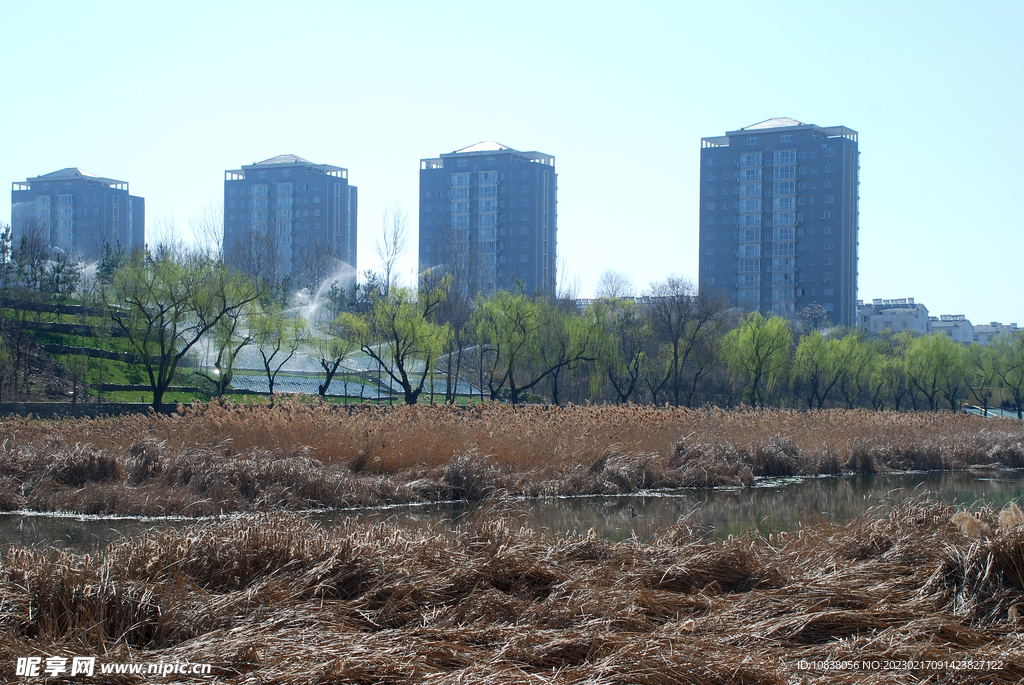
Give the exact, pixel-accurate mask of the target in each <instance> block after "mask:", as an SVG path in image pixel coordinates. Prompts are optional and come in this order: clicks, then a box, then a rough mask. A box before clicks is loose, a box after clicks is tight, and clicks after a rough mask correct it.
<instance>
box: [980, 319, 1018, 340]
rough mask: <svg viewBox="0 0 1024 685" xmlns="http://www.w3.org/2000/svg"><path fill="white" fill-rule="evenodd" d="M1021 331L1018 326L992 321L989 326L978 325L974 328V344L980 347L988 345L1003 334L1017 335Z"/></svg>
mask: <svg viewBox="0 0 1024 685" xmlns="http://www.w3.org/2000/svg"><path fill="white" fill-rule="evenodd" d="M1020 330H1021V329H1020V328H1018V327H1017V324H1015V323H1011V324H1003V323H999V322H998V321H991V322H989V323H987V324H978V325H977V326H975V327H974V342H976V343H978V344H980V345H988V344H989V343H990V342H992V341H993V340H994V339H995V338H996V337H998V336H999V335H1000V334H1001V333H1004V332H1006V333H1016V332H1018V331H1020Z"/></svg>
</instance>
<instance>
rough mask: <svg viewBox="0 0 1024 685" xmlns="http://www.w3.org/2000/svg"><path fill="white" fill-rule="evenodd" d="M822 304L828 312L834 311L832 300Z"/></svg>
mask: <svg viewBox="0 0 1024 685" xmlns="http://www.w3.org/2000/svg"><path fill="white" fill-rule="evenodd" d="M821 306H822V307H824V308H825V311H826V312H830V311H832V303H831V302H826V303H825V304H823V305H821Z"/></svg>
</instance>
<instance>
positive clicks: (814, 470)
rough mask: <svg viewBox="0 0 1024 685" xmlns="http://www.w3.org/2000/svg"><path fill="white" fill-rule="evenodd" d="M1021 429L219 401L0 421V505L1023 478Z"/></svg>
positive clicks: (939, 420)
mask: <svg viewBox="0 0 1024 685" xmlns="http://www.w3.org/2000/svg"><path fill="white" fill-rule="evenodd" d="M1022 466H1024V423H1021V422H1017V421H1008V420H995V419H984V418H981V417H977V416H968V415H962V414H950V413H914V412H908V413H893V412H872V411H866V410H854V411H844V410H830V411H816V412H796V411H785V410H758V411H750V410H743V411H740V410H737V411H725V410H718V409H708V410H688V409H666V408H662V409H657V408H651V407H607V406H602V407H590V406H587V407H562V408H558V407H550V408H549V407H537V406H531V407H519V408H516V407H509V406H506V405H495V406H480V407H475V408H455V407H394V408H386V409H385V408H375V407H344V406H334V405H321V406H317V405H309V404H301V403H284V404H280V405H278V406H275V407H267V406H252V405H238V404H232V403H224V404H218V403H213V404H208V405H196V406H190V407H187V408H186V407H182V408H181V410H180V413H177V414H174V415H172V416H154V415H147V416H121V417H111V418H100V419H90V418H83V419H63V420H39V419H27V418H17V417H8V418H5V419H4V420H3V421H0V510H5V511H14V510H32V511H70V512H77V513H83V514H118V515H143V516H153V515H172V514H174V515H176V514H184V515H192V516H198V515H210V514H220V513H228V512H236V511H241V512H254V511H266V510H279V509H291V510H299V509H309V508H321V507H323V508H337V507H352V506H372V505H379V504H400V503H410V502H424V501H440V500H450V499H468V500H479V499H485V498H488V497H497V496H500V495H502V494H509V495H515V496H541V495H588V494H622V493H631V492H638V491H641V490H648V489H664V488H679V487H711V486H720V485H729V486H745V485H750V484H752V483H753V482H754V481H755V479H756V478H758V477H779V476H798V475H820V474H840V473H875V472H881V473H884V472H892V471H905V470H959V469H971V468H981V467H987V468H999V467H1011V468H1019V467H1022Z"/></svg>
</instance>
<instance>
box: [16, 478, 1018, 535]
mask: <svg viewBox="0 0 1024 685" xmlns="http://www.w3.org/2000/svg"><path fill="white" fill-rule="evenodd" d="M1022 490H1024V472H1022V471H985V472H957V473H904V474H892V475H876V476H869V475H859V476H844V477H830V478H809V479H803V480H800V479H791V480H782V481H773V482H765V483H762V484H761V486H760V487H755V488H748V489H745V490H683V491H674V492H663V493H648V494H645V495H631V496H623V497H566V498H545V499H533V500H516V501H511V502H503V503H499V504H493V503H491V504H486V505H482V508H481V506H473V505H468V504H464V503H451V502H449V503H442V504H431V505H423V506H403V507H392V508H376V509H359V510H346V511H331V512H316V513H312V514H309V516H310V517H312V518H314V519H315V520H317V521H319V522H321V523H323V524H324V525H332V524H334V523H336V522H338V521H340V520H346V519H355V520H358V521H364V522H377V521H381V520H385V521H390V522H394V523H397V524H399V525H402V526H405V527H409V528H419V529H427V528H430V529H435V530H436V529H439V528H442V529H443V528H448V527H453V526H456V525H460V524H463V523H467V522H469V521H471V520H472V518H473V517H474V516H479V515H481V514H482V513H489V512H497V513H501V514H504V515H506V516H511V517H513V518H516V519H517V520H519V521H521V523H522V525H527V526H530V527H533V528H536V529H539V530H541V531H543V532H545V533H549V534H559V533H572V532H575V533H581V534H585V533H586V532H587V531H589V530H591V529H593V530H594V532H595V533H596V534H597V535H599V536H601V537H604V538H608V539H612V540H623V539H629V538H631V537H637V538H640V539H645V538H648V537H650V536H651V535H652V534H653V533H654V532H655V531H656V530H657V529H658V528H660V527H662V526H665V525H668V524H672V523H676V522H677V521H680V520H686V521H687V522H688V523H689V524H690V525H691V526H694V527H697V528H699V529H700V530H702V531H704V532H705V533H706V534H708V535H712V536H716V537H720V538H724V537H727V536H728V535H730V534H731V535H739V534H741V533H744V532H747V531H749V530H755V529H756V530H759V531H761V532H769V531H779V530H793V529H796V528H798V527H800V526H806V525H811V524H816V523H819V522H832V523H844V522H846V521H849V520H850V519H852V518H854V517H856V516H858V515H859V514H861V513H863V512H864V511H866V510H867V509H869V508H871V507H878V506H881V507H882V511H884V510H885V507H887V506H891V505H892V504H893V503H896V502H899V501H901V500H904V499H906V498H908V497H912V496H920V497H928V498H931V499H939V500H943V501H947V502H951V503H954V504H960V505H965V506H980V505H981V504H988V505H990V506H994V507H1002V506H1004V505H1005V504H1006V503H1008V502H1009V501H1011V500H1019V499H1020V498H1021V495H1022ZM193 522H194V519H98V518H86V517H53V516H38V515H37V516H28V515H19V514H3V515H0V544H18V545H52V546H57V547H68V548H72V549H76V550H93V549H98V548H100V547H103V546H104V545H106V544H108V543H110V542H112V541H115V540H117V539H119V538H121V537H125V536H131V535H138V534H140V533H142V532H144V531H146V530H150V529H160V528H168V527H180V526H184V525H188V524H190V523H193Z"/></svg>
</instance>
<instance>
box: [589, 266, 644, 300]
mask: <svg viewBox="0 0 1024 685" xmlns="http://www.w3.org/2000/svg"><path fill="white" fill-rule="evenodd" d="M597 296H598V297H604V298H622V297H636V284H634V283H633V279H632V278H630V277H629V274H624V273H622V272H621V271H615V270H614V269H605V270H604V271H602V272H601V275H600V276H598V277H597Z"/></svg>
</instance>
